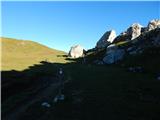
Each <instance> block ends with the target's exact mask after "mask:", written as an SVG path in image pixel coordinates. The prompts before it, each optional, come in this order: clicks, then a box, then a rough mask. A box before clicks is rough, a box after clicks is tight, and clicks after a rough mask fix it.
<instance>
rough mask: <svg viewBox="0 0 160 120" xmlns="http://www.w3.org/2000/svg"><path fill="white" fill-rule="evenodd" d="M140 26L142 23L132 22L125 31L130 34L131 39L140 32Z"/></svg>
mask: <svg viewBox="0 0 160 120" xmlns="http://www.w3.org/2000/svg"><path fill="white" fill-rule="evenodd" d="M141 28H142V25H140V24H139V23H134V24H132V26H131V27H129V28H128V29H127V33H128V34H129V35H130V36H131V40H133V39H135V38H137V37H138V36H139V35H140V34H141Z"/></svg>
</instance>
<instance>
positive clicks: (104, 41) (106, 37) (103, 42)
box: [96, 30, 116, 48]
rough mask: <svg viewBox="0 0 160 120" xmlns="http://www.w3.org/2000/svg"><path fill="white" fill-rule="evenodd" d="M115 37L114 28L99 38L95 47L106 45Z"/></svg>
mask: <svg viewBox="0 0 160 120" xmlns="http://www.w3.org/2000/svg"><path fill="white" fill-rule="evenodd" d="M115 38H116V32H115V31H114V30H111V31H107V32H106V33H105V34H104V35H103V36H102V37H101V39H100V40H99V41H98V42H97V45H96V48H104V47H107V46H108V45H109V44H110V43H112V42H113V41H114V39H115Z"/></svg>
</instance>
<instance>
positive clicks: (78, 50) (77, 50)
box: [69, 45, 84, 58]
mask: <svg viewBox="0 0 160 120" xmlns="http://www.w3.org/2000/svg"><path fill="white" fill-rule="evenodd" d="M83 52H84V49H83V47H82V46H80V45H75V46H72V47H71V49H70V51H69V57H72V58H79V57H81V56H82V55H83Z"/></svg>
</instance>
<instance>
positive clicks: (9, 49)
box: [1, 38, 66, 70]
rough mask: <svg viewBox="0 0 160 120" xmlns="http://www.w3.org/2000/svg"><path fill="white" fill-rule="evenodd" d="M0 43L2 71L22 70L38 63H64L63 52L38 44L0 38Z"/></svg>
mask: <svg viewBox="0 0 160 120" xmlns="http://www.w3.org/2000/svg"><path fill="white" fill-rule="evenodd" d="M1 43H2V70H11V69H15V70H23V69H26V68H27V67H28V66H31V65H33V64H38V63H39V62H40V61H46V60H47V61H50V62H60V63H65V62H66V61H65V60H64V58H62V57H58V56H63V55H66V53H65V52H62V51H58V50H55V49H51V48H48V47H46V46H43V45H41V44H39V43H36V42H33V41H27V40H16V39H11V38H1Z"/></svg>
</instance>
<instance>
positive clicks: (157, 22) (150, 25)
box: [147, 19, 160, 31]
mask: <svg viewBox="0 0 160 120" xmlns="http://www.w3.org/2000/svg"><path fill="white" fill-rule="evenodd" d="M156 28H160V20H158V19H154V20H151V21H150V22H149V23H148V26H147V30H148V31H150V30H153V29H156Z"/></svg>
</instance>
